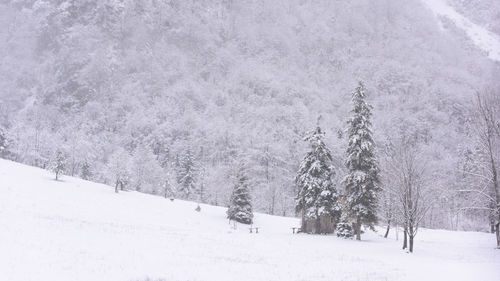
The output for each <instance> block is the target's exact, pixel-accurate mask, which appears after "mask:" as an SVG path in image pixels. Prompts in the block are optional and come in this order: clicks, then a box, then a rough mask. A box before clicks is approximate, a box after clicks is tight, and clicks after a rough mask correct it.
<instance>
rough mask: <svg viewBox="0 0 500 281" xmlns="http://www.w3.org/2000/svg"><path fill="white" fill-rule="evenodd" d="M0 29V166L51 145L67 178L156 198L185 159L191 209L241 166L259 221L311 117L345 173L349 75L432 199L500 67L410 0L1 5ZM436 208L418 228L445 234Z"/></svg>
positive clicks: (226, 188)
mask: <svg viewBox="0 0 500 281" xmlns="http://www.w3.org/2000/svg"><path fill="white" fill-rule="evenodd" d="M0 21H1V22H0V26H1V28H0V125H1V128H2V129H1V130H2V131H4V132H5V135H6V136H7V139H8V141H9V146H8V147H7V149H5V151H4V152H3V154H4V157H8V158H11V159H13V160H15V161H20V162H24V163H28V164H31V165H36V166H40V167H46V166H47V164H48V162H49V161H50V159H51V158H52V157H53V155H54V153H55V151H56V150H57V149H60V150H63V151H64V152H65V153H66V154H67V155H68V173H69V174H72V175H78V176H82V177H85V178H89V179H93V180H96V181H101V182H105V183H108V184H114V182H115V176H116V175H115V169H114V168H115V166H116V165H114V164H116V163H126V164H127V170H128V172H129V177H128V179H129V185H128V186H129V188H131V189H136V190H139V191H144V192H150V193H162V192H163V189H162V188H163V186H164V183H165V182H167V181H168V182H170V183H173V185H176V184H177V182H179V177H181V176H183V174H182V171H183V169H184V168H185V167H183V163H185V161H184V160H185V158H186V155H187V154H193V155H194V156H195V161H194V162H195V164H196V169H195V170H196V175H195V176H196V186H197V189H198V195H197V196H196V198H195V197H193V198H190V199H192V200H201V201H204V202H207V203H211V204H216V205H221V204H223V205H224V204H226V203H227V200H228V199H229V198H228V197H229V194H230V188H231V182H232V181H231V179H230V177H231V175H232V174H233V167H234V166H235V165H234V164H235V163H236V161H239V160H240V159H242V158H243V159H246V161H247V162H249V163H251V164H252V165H251V167H253V169H252V173H251V180H252V188H253V196H254V198H255V202H256V203H255V205H256V208H257V210H261V211H265V212H269V213H279V214H284V215H291V214H293V207H294V202H293V197H294V194H295V190H294V189H295V187H294V184H293V178H294V176H295V173H296V171H297V167H298V163H299V161H300V159H301V157H302V154H303V150H304V148H305V143H303V142H302V140H301V139H302V137H303V135H304V133H305V132H306V131H308V130H311V129H312V128H313V126H314V125H315V123H316V120H317V118H318V116H319V115H321V116H322V119H321V124H322V125H323V126H324V127H325V129H326V133H327V142H328V144H329V145H330V146H331V148H332V150H333V152H334V155H335V157H336V158H337V159H336V161H337V162H338V164H339V165H338V169H339V170H340V171H339V172H338V173H337V174H338V176H339V178H340V177H341V176H342V175H343V173H342V165H341V164H342V161H343V151H344V149H345V142H346V140H345V138H344V137H343V133H342V132H343V129H344V127H345V121H346V118H347V116H348V112H349V110H350V104H349V100H350V93H351V92H352V91H353V89H354V87H355V86H356V85H357V82H358V81H359V80H362V81H364V82H365V84H366V87H367V91H368V94H369V100H370V102H371V103H372V105H373V106H374V119H375V120H374V134H375V137H376V138H377V141H378V145H379V147H380V149H379V151H380V155H381V157H382V155H383V147H384V144H385V143H386V142H387V141H388V139H390V138H393V137H394V136H395V135H397V134H398V133H399V132H401V131H405V132H408V134H411V135H412V136H413V137H414V138H415V139H417V140H418V141H419V142H422V143H423V144H425V145H427V146H428V147H429V149H428V151H426V153H427V154H428V159H429V161H428V162H429V165H430V169H431V170H432V171H433V172H435V173H436V175H439V176H437V177H436V180H435V182H434V184H436V185H439V186H442V187H443V189H449V188H451V187H452V186H454V185H455V183H456V181H457V178H456V177H457V175H456V174H457V172H456V170H457V167H459V166H460V165H461V163H460V161H461V159H462V158H461V149H462V148H463V147H465V146H467V140H468V136H467V133H468V131H467V120H468V119H469V116H467V110H464V107H465V106H467V105H468V104H469V102H470V101H471V100H472V99H473V95H474V92H475V91H476V90H481V89H484V88H490V89H496V90H498V89H499V87H498V84H497V83H498V81H497V80H498V79H497V78H498V73H499V69H500V67H499V64H498V63H497V62H494V61H492V60H489V59H488V57H487V55H486V54H485V53H484V52H483V51H482V50H480V49H479V48H477V47H476V46H475V45H474V43H473V42H472V41H471V40H470V39H469V38H468V37H467V35H466V34H464V32H463V30H460V29H459V28H457V27H456V26H455V25H454V24H453V23H452V22H450V21H446V20H443V21H441V20H439V18H436V17H435V16H434V14H433V12H432V11H430V10H429V9H428V7H427V6H426V5H425V4H424V3H423V2H421V1H419V0H403V1H390V0H386V1H370V0H353V1H303V0H300V1H298V0H297V1H284V0H283V1H231V0H210V1H154V0H138V1H119V0H104V1H97V0H75V1H61V0H57V1H32V0H26V1H21V0H17V1H8V0H4V1H1V2H0ZM199 189H203V191H202V192H200V191H199ZM200 193H201V194H200ZM443 200H444V201H443V202H442V204H440V205H439V206H438V208H439V209H438V210H436V211H435V213H438V214H439V215H436V218H435V219H433V220H430V221H432V223H431V224H432V225H431V226H440V227H449V220H450V219H451V218H452V217H453V216H454V213H452V211H451V210H453V209H454V207H453V206H454V205H453V204H455V202H452V200H448V199H443ZM431 214H432V212H431Z"/></svg>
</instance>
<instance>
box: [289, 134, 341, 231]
mask: <svg viewBox="0 0 500 281" xmlns="http://www.w3.org/2000/svg"><path fill="white" fill-rule="evenodd" d="M323 137H324V133H323V132H322V131H321V128H320V127H319V125H318V126H317V127H316V129H315V130H314V131H313V132H312V133H311V134H310V135H309V136H307V137H306V138H305V140H306V141H309V143H310V149H311V150H310V151H309V152H308V153H307V154H306V156H305V157H304V160H302V163H301V164H300V167H299V171H298V174H297V177H296V178H295V182H296V184H297V188H298V194H297V198H296V204H297V205H296V210H297V212H301V213H302V231H304V232H309V231H310V230H308V229H307V227H306V221H311V220H312V221H314V232H315V233H326V232H328V231H326V230H325V229H324V227H322V226H321V217H324V216H327V217H329V218H330V219H332V220H333V221H334V222H338V220H339V218H340V215H341V208H340V205H339V200H338V199H339V198H338V193H337V189H336V187H335V183H334V182H333V177H334V176H335V170H334V167H333V165H332V156H331V153H330V150H329V149H328V148H327V147H326V144H325V142H324V141H323Z"/></svg>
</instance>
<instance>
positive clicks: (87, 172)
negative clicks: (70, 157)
mask: <svg viewBox="0 0 500 281" xmlns="http://www.w3.org/2000/svg"><path fill="white" fill-rule="evenodd" d="M80 177H81V178H82V179H84V180H90V179H91V178H92V170H91V168H90V163H89V162H88V161H87V160H85V161H84V162H83V164H82V170H81V172H80Z"/></svg>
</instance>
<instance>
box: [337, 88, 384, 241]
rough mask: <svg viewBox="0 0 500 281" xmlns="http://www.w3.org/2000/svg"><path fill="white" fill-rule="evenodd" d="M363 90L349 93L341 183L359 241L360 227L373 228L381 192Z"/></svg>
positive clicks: (369, 113)
mask: <svg viewBox="0 0 500 281" xmlns="http://www.w3.org/2000/svg"><path fill="white" fill-rule="evenodd" d="M365 98H366V95H365V89H364V86H363V84H362V83H361V82H360V83H359V86H358V87H357V88H356V90H355V91H354V93H353V94H352V102H353V104H354V109H353V110H352V113H353V117H352V118H351V119H350V120H349V121H348V129H347V135H348V138H349V144H348V148H347V160H346V162H345V165H346V167H347V170H348V174H347V175H346V177H345V178H344V180H343V184H344V186H345V192H346V204H347V210H348V212H349V216H350V217H351V219H354V220H355V223H354V230H355V232H356V239H357V240H361V225H362V224H364V225H366V226H369V227H370V228H372V229H373V225H374V224H375V223H376V222H377V216H376V206H377V192H379V191H380V188H379V186H378V183H379V168H378V163H377V160H376V158H375V152H374V150H375V144H374V141H373V137H372V131H371V121H370V118H371V115H372V113H371V109H372V106H371V105H369V104H367V103H366V101H365Z"/></svg>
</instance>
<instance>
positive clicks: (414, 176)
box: [386, 136, 436, 252]
mask: <svg viewBox="0 0 500 281" xmlns="http://www.w3.org/2000/svg"><path fill="white" fill-rule="evenodd" d="M421 155H422V153H421V151H420V149H419V148H418V146H417V144H415V143H414V142H412V141H409V140H408V139H407V138H406V137H404V136H402V138H401V140H400V141H398V142H397V143H392V144H391V148H390V157H389V159H390V161H389V168H388V171H387V174H388V175H387V176H388V177H390V178H392V183H391V184H390V185H388V186H386V188H387V193H389V194H391V195H392V196H394V198H395V199H396V206H395V209H396V212H397V215H398V217H399V220H400V222H401V224H402V225H403V231H404V237H403V238H404V240H403V249H406V248H408V249H409V251H410V252H413V245H414V239H415V236H416V235H417V232H418V229H419V226H420V223H421V222H422V220H423V218H424V216H425V214H426V212H427V211H428V210H429V208H430V207H431V206H432V202H433V200H432V198H436V197H435V196H434V193H433V192H432V187H431V186H430V185H429V182H428V181H427V173H426V169H425V160H424V159H423V158H422V157H421Z"/></svg>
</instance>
